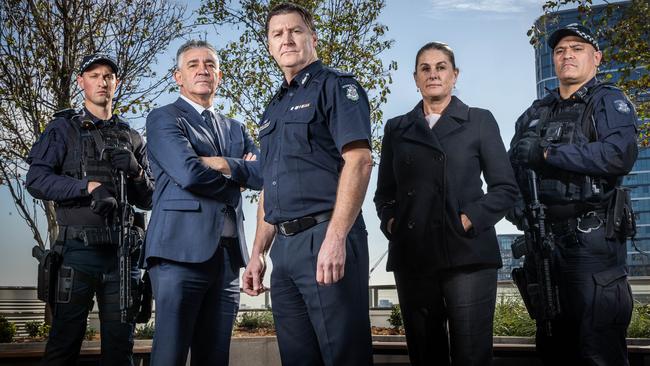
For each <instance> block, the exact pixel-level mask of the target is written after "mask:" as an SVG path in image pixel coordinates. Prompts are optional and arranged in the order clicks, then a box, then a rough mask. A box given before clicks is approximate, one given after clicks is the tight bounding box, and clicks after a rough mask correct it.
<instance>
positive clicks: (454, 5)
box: [430, 0, 544, 14]
mask: <svg viewBox="0 0 650 366" xmlns="http://www.w3.org/2000/svg"><path fill="white" fill-rule="evenodd" d="M543 3H544V1H543V0H431V9H430V10H431V11H432V12H434V13H438V12H451V11H454V12H457V11H460V12H464V11H473V12H490V13H502V14H507V13H523V12H524V11H526V10H528V9H530V8H531V7H539V8H540V10H541V5H542V4H543Z"/></svg>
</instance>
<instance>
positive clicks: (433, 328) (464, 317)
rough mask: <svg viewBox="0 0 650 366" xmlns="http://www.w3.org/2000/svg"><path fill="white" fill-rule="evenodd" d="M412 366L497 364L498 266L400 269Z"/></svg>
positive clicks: (397, 276) (399, 291) (397, 275)
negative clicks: (494, 355) (419, 270)
mask: <svg viewBox="0 0 650 366" xmlns="http://www.w3.org/2000/svg"><path fill="white" fill-rule="evenodd" d="M395 282H396V284H397V294H398V296H399V303H400V309H401V312H402V318H403V320H404V329H405V331H406V343H407V346H408V351H409V359H410V361H411V365H413V366H419V365H452V364H453V365H454V366H458V365H462V366H469V365H476V366H485V365H490V363H491V362H492V342H493V340H492V323H493V318H494V307H495V303H496V290H497V270H496V268H483V269H476V268H458V269H451V270H445V271H440V272H438V273H437V274H435V275H426V276H422V275H417V274H413V273H407V272H395Z"/></svg>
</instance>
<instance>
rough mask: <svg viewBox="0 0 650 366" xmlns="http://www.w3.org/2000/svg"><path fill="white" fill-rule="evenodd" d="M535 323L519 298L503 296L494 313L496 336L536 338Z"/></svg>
mask: <svg viewBox="0 0 650 366" xmlns="http://www.w3.org/2000/svg"><path fill="white" fill-rule="evenodd" d="M535 330H536V326H535V321H534V320H533V319H531V318H530V316H529V315H528V312H527V311H526V306H525V305H524V302H523V301H522V300H521V298H519V297H513V296H501V297H500V299H499V301H498V302H497V304H496V309H495V312H494V331H493V333H494V335H495V336H519V337H533V336H535Z"/></svg>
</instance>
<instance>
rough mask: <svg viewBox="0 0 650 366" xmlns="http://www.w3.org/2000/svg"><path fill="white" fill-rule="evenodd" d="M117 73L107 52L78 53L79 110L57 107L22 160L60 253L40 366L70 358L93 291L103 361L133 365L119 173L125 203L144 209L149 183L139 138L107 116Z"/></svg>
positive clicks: (81, 335) (81, 332)
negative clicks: (52, 216)
mask: <svg viewBox="0 0 650 366" xmlns="http://www.w3.org/2000/svg"><path fill="white" fill-rule="evenodd" d="M117 73H118V66H117V64H116V63H115V61H114V60H113V59H112V58H111V57H109V56H107V55H104V54H93V55H90V56H86V57H84V58H83V61H82V63H81V66H80V68H79V74H78V76H77V83H78V84H79V87H80V88H81V89H82V90H83V91H84V108H83V109H82V110H79V111H76V110H73V109H67V110H63V111H60V112H57V113H56V114H55V115H54V119H53V120H52V121H50V123H49V124H48V125H47V127H46V128H45V131H44V132H43V134H42V135H41V137H40V139H39V140H38V141H37V142H36V143H35V144H34V146H33V147H32V150H31V152H30V154H29V157H28V163H29V164H30V168H29V171H28V173H27V190H28V191H29V192H30V193H31V195H32V196H33V197H35V198H38V199H43V200H50V201H54V203H55V207H56V218H57V223H58V225H59V236H58V239H57V241H56V243H54V245H53V246H52V251H54V252H56V253H59V254H60V255H62V263H61V265H60V267H59V268H58V276H57V278H56V280H55V282H56V283H55V284H51V287H52V297H54V298H53V299H51V298H50V299H49V303H50V304H51V305H52V311H53V320H52V329H51V331H50V336H49V339H48V343H47V347H46V350H45V356H44V357H43V360H42V364H44V365H73V364H75V363H76V360H77V358H78V355H79V351H80V348H81V342H82V340H83V338H84V334H85V331H86V319H87V317H88V311H89V310H91V309H92V308H93V305H94V304H93V296H94V295H95V294H96V295H97V301H98V305H99V312H100V321H101V343H102V344H101V346H102V364H103V365H131V364H132V363H133V360H132V349H133V330H134V325H135V323H134V321H133V318H134V315H135V314H134V313H135V309H131V311H130V312H129V313H130V314H129V316H128V319H127V321H126V322H123V320H124V319H121V312H120V292H119V290H120V282H119V276H118V256H117V242H118V239H117V238H118V236H119V234H120V230H119V225H120V213H119V212H118V199H119V198H117V197H119V196H118V192H119V188H120V176H122V177H126V191H127V196H128V199H129V201H130V203H132V204H134V205H136V206H137V207H139V208H142V209H150V208H151V195H152V192H153V180H152V179H151V175H150V172H149V164H148V162H147V158H146V155H145V145H144V141H143V139H142V136H140V134H139V133H138V132H136V131H135V130H134V129H132V128H130V127H129V125H128V123H127V122H126V121H125V120H123V119H122V118H120V117H119V116H117V115H114V114H112V111H113V109H112V108H113V96H114V93H115V89H116V86H117V84H118V80H117V77H116V75H117ZM140 234H142V233H140ZM137 256H138V253H137V252H134V253H133V255H132V257H133V261H132V262H131V263H132V265H131V271H130V273H131V280H132V288H134V289H135V288H137V283H138V280H139V277H140V276H139V275H140V272H139V270H138V269H137V267H136V265H137ZM52 271H53V272H54V271H56V268H53V269H52ZM127 271H128V269H127ZM127 275H128V274H127ZM136 303H137V302H136ZM134 308H135V306H134Z"/></svg>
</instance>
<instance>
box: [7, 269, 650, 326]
mask: <svg viewBox="0 0 650 366" xmlns="http://www.w3.org/2000/svg"><path fill="white" fill-rule="evenodd" d="M628 281H629V283H630V286H631V287H632V294H633V296H634V300H635V301H638V302H640V303H643V304H648V303H650V277H648V276H643V277H630V278H629V279H628ZM497 296H513V297H518V296H519V293H518V292H517V288H516V286H515V285H514V284H513V283H512V281H499V282H498V285H497ZM398 303H399V300H398V298H397V289H396V287H395V285H373V286H370V287H369V304H368V305H369V307H370V312H371V317H372V315H373V313H374V314H375V315H376V314H384V313H385V312H386V311H388V310H390V308H391V306H392V305H394V304H398ZM269 309H271V296H270V293H269V291H267V292H266V293H264V295H262V296H258V297H251V296H248V295H246V294H244V293H243V292H242V294H241V300H240V309H239V311H240V312H246V311H262V310H269ZM154 311H155V306H154ZM0 315H3V316H5V317H6V318H7V319H8V320H9V321H11V322H13V323H14V324H16V327H17V336H18V337H24V336H26V335H27V332H26V330H25V323H26V322H28V321H43V318H44V315H45V304H44V303H43V302H41V301H40V300H38V299H37V297H36V287H30V286H24V287H0ZM89 320H90V325H91V326H93V327H94V328H96V329H99V314H98V312H97V307H96V305H95V308H94V309H93V311H92V312H91V313H90V314H89Z"/></svg>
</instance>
